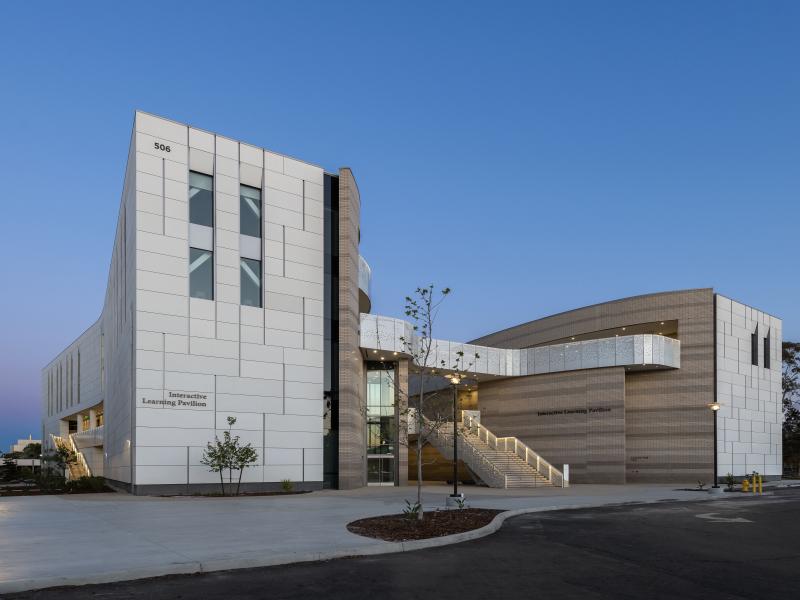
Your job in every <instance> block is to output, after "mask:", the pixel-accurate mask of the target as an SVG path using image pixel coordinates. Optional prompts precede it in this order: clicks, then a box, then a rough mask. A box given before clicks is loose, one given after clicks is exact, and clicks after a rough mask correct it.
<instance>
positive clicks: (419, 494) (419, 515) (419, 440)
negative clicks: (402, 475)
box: [417, 374, 425, 521]
mask: <svg viewBox="0 0 800 600" xmlns="http://www.w3.org/2000/svg"><path fill="white" fill-rule="evenodd" d="M424 393H425V375H424V374H423V375H422V377H421V378H420V383H419V403H418V404H417V505H418V506H419V512H418V513H417V519H419V520H420V521H422V519H423V518H424V517H425V514H424V511H423V509H422V435H423V434H422V425H423V423H424V421H423V418H422V401H423V400H422V399H423V395H424Z"/></svg>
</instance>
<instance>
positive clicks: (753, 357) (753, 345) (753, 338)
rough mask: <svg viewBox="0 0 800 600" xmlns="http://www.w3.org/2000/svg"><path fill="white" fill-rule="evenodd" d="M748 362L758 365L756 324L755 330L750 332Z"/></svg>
mask: <svg viewBox="0 0 800 600" xmlns="http://www.w3.org/2000/svg"><path fill="white" fill-rule="evenodd" d="M750 364H751V365H755V366H758V325H756V330H755V331H754V332H753V333H751V334H750Z"/></svg>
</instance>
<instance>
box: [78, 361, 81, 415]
mask: <svg viewBox="0 0 800 600" xmlns="http://www.w3.org/2000/svg"><path fill="white" fill-rule="evenodd" d="M80 403H81V351H80V350H78V404H80Z"/></svg>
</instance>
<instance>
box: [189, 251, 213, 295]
mask: <svg viewBox="0 0 800 600" xmlns="http://www.w3.org/2000/svg"><path fill="white" fill-rule="evenodd" d="M192 250H194V251H195V252H203V253H206V254H208V261H209V262H210V263H211V264H210V265H209V267H210V272H211V286H210V292H211V297H210V298H205V297H203V296H196V295H194V294H193V293H192ZM187 268H188V270H189V297H190V298H197V299H199V300H214V251H213V250H206V249H205V248H194V247H192V246H190V247H189V264H188V267H187Z"/></svg>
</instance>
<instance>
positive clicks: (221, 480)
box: [219, 469, 225, 496]
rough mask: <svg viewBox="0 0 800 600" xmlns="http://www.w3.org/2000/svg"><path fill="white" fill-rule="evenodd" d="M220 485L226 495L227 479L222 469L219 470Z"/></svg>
mask: <svg viewBox="0 0 800 600" xmlns="http://www.w3.org/2000/svg"><path fill="white" fill-rule="evenodd" d="M219 487H221V488H222V495H223V496H224V495H225V479H224V475H223V474H222V469H220V470H219Z"/></svg>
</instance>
